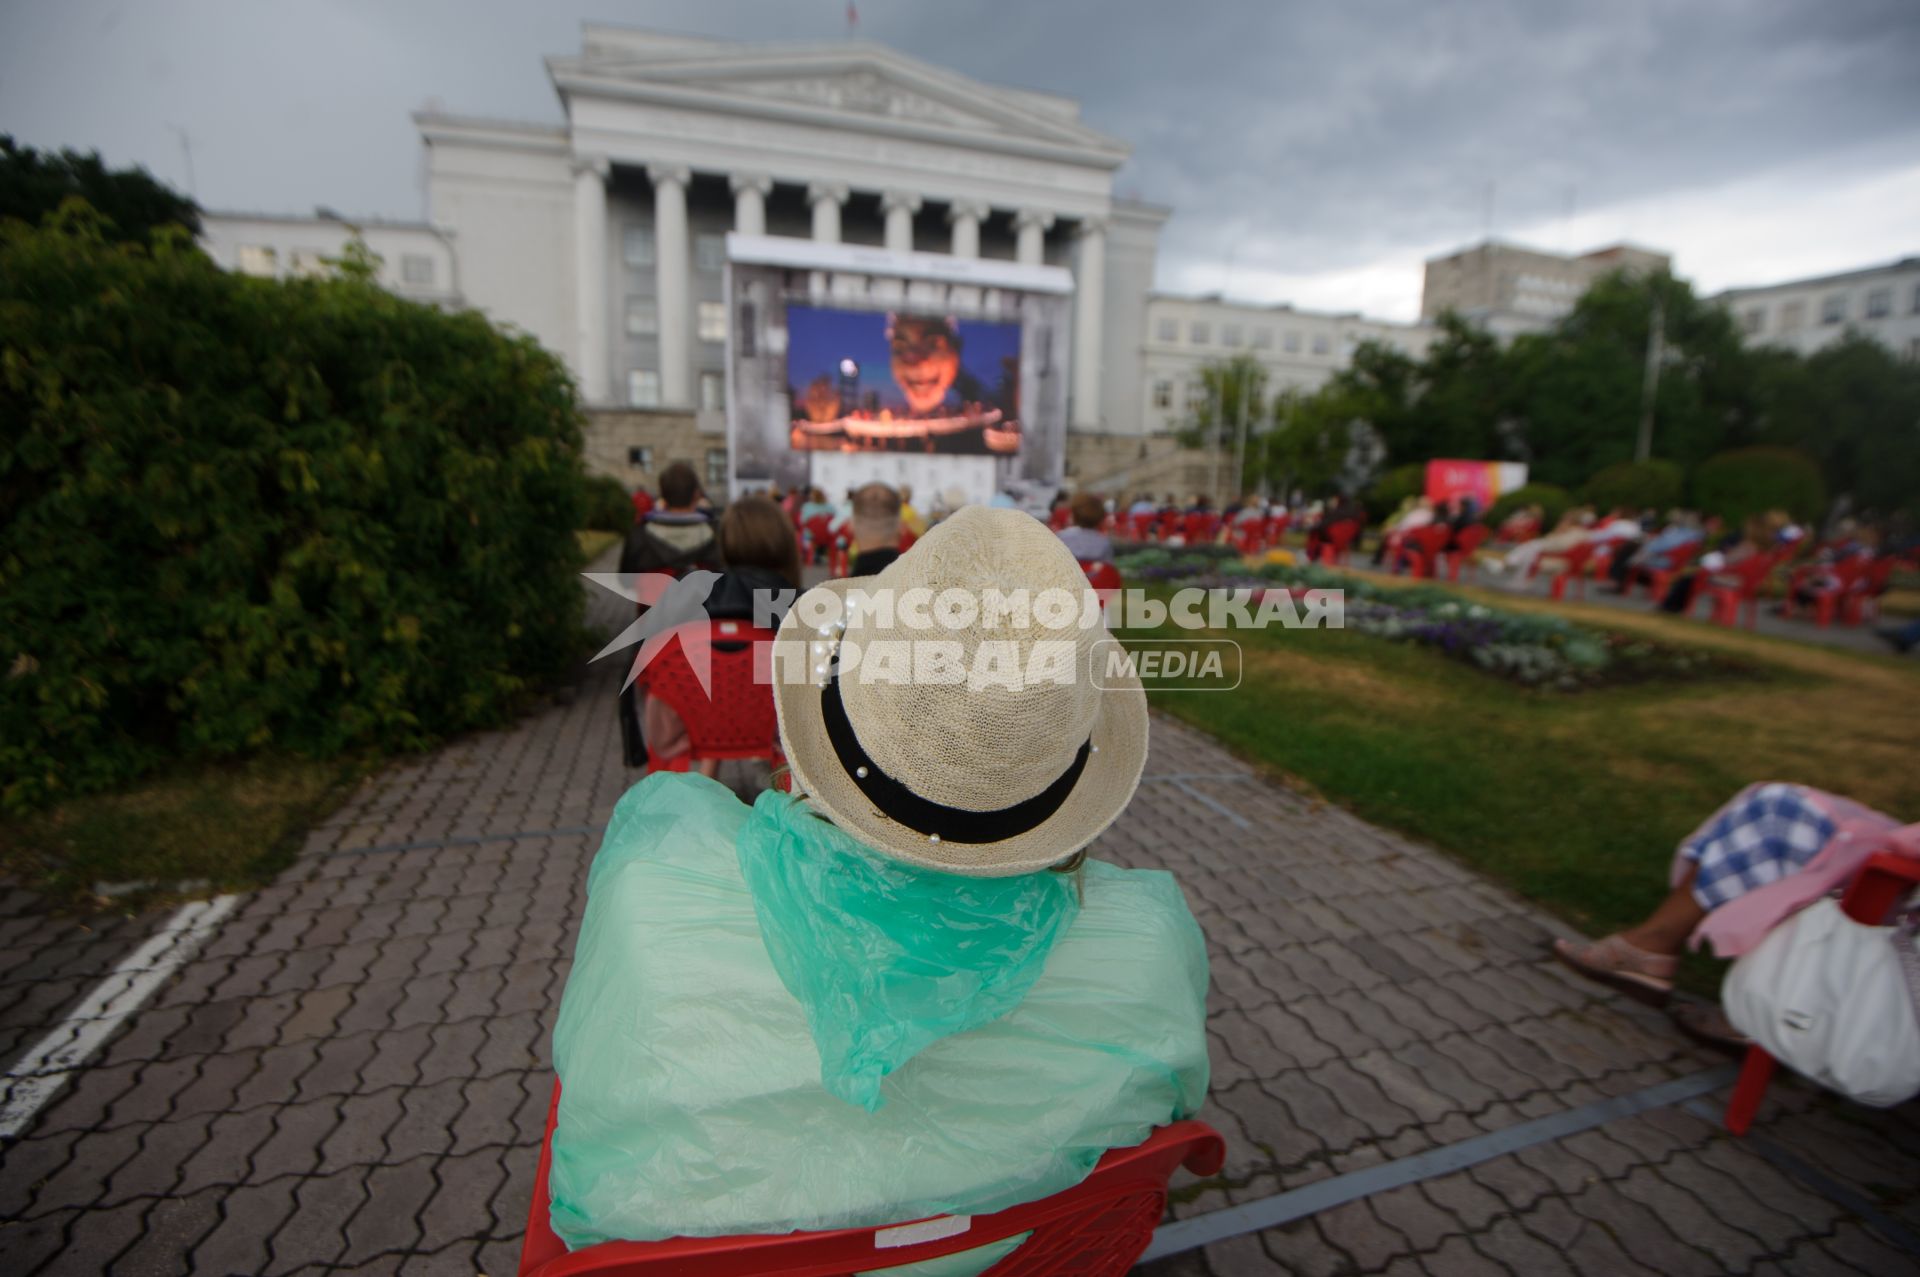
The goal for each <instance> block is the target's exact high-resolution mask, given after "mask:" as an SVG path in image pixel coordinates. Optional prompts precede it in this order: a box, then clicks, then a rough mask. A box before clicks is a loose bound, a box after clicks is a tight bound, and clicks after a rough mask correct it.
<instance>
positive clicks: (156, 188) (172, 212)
mask: <svg viewBox="0 0 1920 1277" xmlns="http://www.w3.org/2000/svg"><path fill="white" fill-rule="evenodd" d="M76 196H77V197H78V198H80V199H82V200H85V201H86V202H87V204H88V205H89V206H91V207H92V208H93V209H94V210H95V211H96V212H98V213H99V214H100V216H101V217H102V218H103V219H104V223H103V224H102V225H101V228H100V230H101V234H103V235H104V236H106V237H107V238H108V239H113V240H122V241H126V242H129V243H135V244H144V243H146V242H147V237H148V236H149V235H150V234H152V233H153V232H154V231H156V230H159V229H160V228H161V227H163V226H179V227H183V228H185V229H186V231H187V233H188V234H190V235H198V234H199V233H200V206H199V205H197V204H195V203H194V202H193V201H192V200H190V199H188V198H187V197H186V196H184V195H181V194H180V193H179V192H177V191H175V190H173V189H172V188H171V187H168V186H166V185H164V184H163V183H161V182H159V181H158V180H156V179H155V178H154V176H153V175H152V174H151V173H148V172H147V171H146V170H145V169H143V168H130V169H110V168H108V167H107V166H106V165H105V164H104V163H103V162H102V161H101V159H100V156H99V155H98V153H96V152H93V151H88V152H85V153H84V154H83V153H81V152H79V151H59V152H53V151H36V150H34V149H33V148H32V147H30V146H19V145H17V144H16V143H15V142H14V140H13V138H12V137H10V136H8V135H6V134H0V221H5V220H6V219H7V218H10V217H17V218H19V219H20V220H21V221H23V222H26V223H27V224H28V225H29V226H37V225H39V224H40V219H41V218H43V217H45V216H46V215H47V214H49V213H51V212H53V211H54V210H55V209H58V208H59V207H60V206H61V205H62V204H63V203H65V202H66V201H67V200H69V199H72V198H74V197H76Z"/></svg>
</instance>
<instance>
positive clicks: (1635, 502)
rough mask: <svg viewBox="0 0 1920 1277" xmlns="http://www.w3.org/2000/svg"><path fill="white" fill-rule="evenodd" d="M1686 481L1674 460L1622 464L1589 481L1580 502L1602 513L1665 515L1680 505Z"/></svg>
mask: <svg viewBox="0 0 1920 1277" xmlns="http://www.w3.org/2000/svg"><path fill="white" fill-rule="evenodd" d="M1684 479H1685V477H1684V475H1683V473H1682V472H1681V469H1680V467H1679V466H1677V465H1675V464H1674V463H1673V462H1671V461H1622V462H1621V463H1620V464H1619V465H1613V466H1608V467H1607V468H1606V469H1604V470H1602V471H1601V472H1600V473H1599V474H1596V475H1594V476H1593V478H1591V479H1589V480H1587V484H1586V486H1585V487H1584V488H1582V489H1580V499H1581V500H1582V501H1584V502H1586V503H1587V504H1588V505H1590V506H1592V507H1594V509H1596V510H1598V511H1600V512H1601V513H1602V514H1604V513H1606V512H1607V511H1608V510H1611V509H1614V508H1615V507H1625V508H1626V509H1629V510H1631V511H1633V512H1634V513H1635V514H1638V513H1640V511H1642V510H1657V511H1659V512H1660V513H1662V514H1665V513H1666V512H1667V511H1668V510H1671V509H1672V508H1673V507H1674V506H1677V505H1679V504H1680V496H1681V493H1682V491H1683V490H1684V488H1685V481H1684Z"/></svg>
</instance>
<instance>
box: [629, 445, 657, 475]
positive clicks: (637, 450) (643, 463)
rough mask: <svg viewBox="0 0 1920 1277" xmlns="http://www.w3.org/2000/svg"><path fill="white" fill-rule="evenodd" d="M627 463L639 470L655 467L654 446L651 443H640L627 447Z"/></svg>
mask: <svg viewBox="0 0 1920 1277" xmlns="http://www.w3.org/2000/svg"><path fill="white" fill-rule="evenodd" d="M627 464H628V465H630V466H632V467H634V468H635V469H637V470H651V469H653V448H652V446H651V445H649V444H644V443H643V444H638V445H636V446H634V447H631V448H628V449H627Z"/></svg>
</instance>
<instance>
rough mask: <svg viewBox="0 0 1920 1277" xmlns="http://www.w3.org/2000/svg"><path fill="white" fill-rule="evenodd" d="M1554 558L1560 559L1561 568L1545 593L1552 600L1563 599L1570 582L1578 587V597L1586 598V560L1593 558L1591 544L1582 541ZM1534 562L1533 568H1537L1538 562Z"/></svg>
mask: <svg viewBox="0 0 1920 1277" xmlns="http://www.w3.org/2000/svg"><path fill="white" fill-rule="evenodd" d="M1543 557H1544V556H1543ZM1554 557H1556V558H1558V559H1560V560H1561V563H1562V564H1563V566H1562V567H1561V569H1560V571H1559V573H1558V575H1556V576H1555V577H1554V578H1553V580H1552V581H1551V582H1549V583H1548V587H1547V593H1548V594H1549V595H1550V596H1551V597H1553V598H1556V599H1563V598H1565V597H1566V596H1567V582H1569V581H1572V582H1573V583H1574V584H1575V585H1577V586H1578V587H1579V590H1580V597H1581V598H1583V599H1584V598H1586V597H1587V560H1588V559H1591V558H1592V557H1593V542H1591V541H1582V542H1581V543H1580V544H1579V545H1576V546H1574V547H1573V548H1572V549H1569V550H1567V551H1565V552H1563V553H1561V554H1559V555H1556V556H1554ZM1534 562H1535V566H1538V564H1539V560H1537V559H1536V560H1535V561H1534Z"/></svg>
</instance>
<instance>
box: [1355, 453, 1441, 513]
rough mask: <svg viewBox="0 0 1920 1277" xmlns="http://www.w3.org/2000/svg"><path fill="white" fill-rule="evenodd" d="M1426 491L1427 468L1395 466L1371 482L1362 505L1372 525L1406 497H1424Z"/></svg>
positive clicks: (1420, 465)
mask: <svg viewBox="0 0 1920 1277" xmlns="http://www.w3.org/2000/svg"><path fill="white" fill-rule="evenodd" d="M1426 491H1427V467H1426V465H1425V464H1424V463H1422V464H1419V465H1411V466H1395V467H1394V468H1393V469H1391V470H1389V471H1387V472H1386V473H1384V474H1382V475H1381V476H1380V477H1379V478H1378V479H1375V480H1374V481H1373V486H1371V487H1369V488H1368V489H1367V493H1366V496H1365V497H1364V498H1362V502H1361V503H1362V504H1363V505H1365V506H1366V508H1367V518H1368V519H1369V520H1370V521H1371V522H1374V523H1378V522H1380V521H1381V520H1382V519H1384V518H1386V517H1387V516H1388V515H1390V514H1392V513H1393V512H1394V511H1395V510H1398V509H1399V508H1400V503H1401V502H1402V501H1405V500H1406V499H1407V498H1408V497H1419V496H1425V495H1426Z"/></svg>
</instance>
